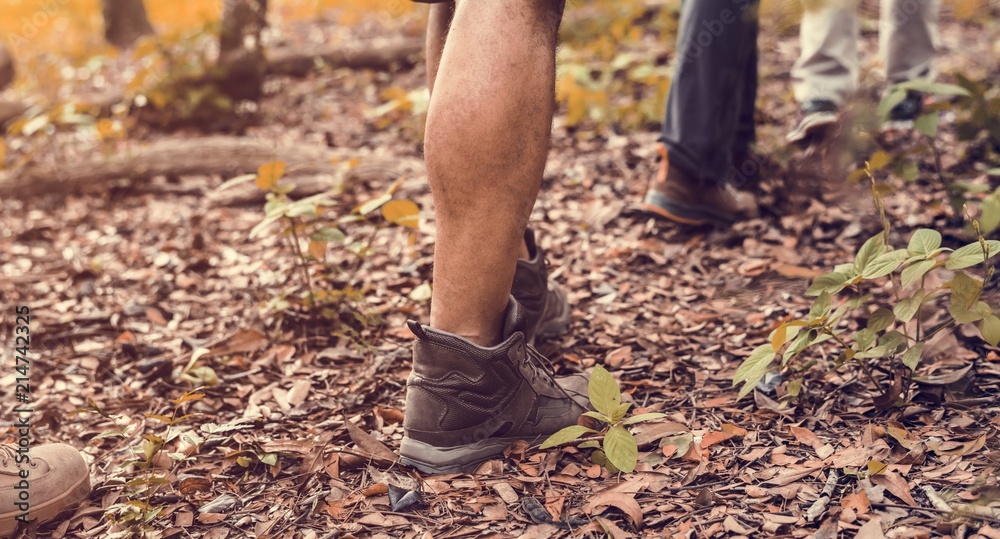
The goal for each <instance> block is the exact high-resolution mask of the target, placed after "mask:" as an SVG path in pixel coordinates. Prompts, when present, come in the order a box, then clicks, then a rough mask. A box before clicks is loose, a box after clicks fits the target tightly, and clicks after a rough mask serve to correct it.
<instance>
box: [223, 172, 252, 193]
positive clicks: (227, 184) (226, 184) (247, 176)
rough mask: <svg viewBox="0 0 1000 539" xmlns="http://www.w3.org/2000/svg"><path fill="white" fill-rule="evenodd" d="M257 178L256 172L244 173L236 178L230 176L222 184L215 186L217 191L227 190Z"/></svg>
mask: <svg viewBox="0 0 1000 539" xmlns="http://www.w3.org/2000/svg"><path fill="white" fill-rule="evenodd" d="M256 179H257V175H256V174H243V175H242V176H236V177H235V178H230V179H228V180H226V181H225V182H223V183H222V185H220V186H218V187H216V188H215V192H216V193H218V192H220V191H225V190H226V189H229V188H231V187H235V186H237V185H240V184H244V183H249V182H252V181H255V180H256Z"/></svg>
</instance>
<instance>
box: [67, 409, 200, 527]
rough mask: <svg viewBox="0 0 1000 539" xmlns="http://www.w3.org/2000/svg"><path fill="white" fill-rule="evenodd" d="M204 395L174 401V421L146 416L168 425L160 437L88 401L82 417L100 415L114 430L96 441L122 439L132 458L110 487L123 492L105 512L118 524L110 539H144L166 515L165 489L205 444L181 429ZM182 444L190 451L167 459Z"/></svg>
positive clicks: (112, 478)
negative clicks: (189, 405) (162, 514)
mask: <svg viewBox="0 0 1000 539" xmlns="http://www.w3.org/2000/svg"><path fill="white" fill-rule="evenodd" d="M204 396H205V395H204V393H201V392H199V391H188V392H186V393H184V394H183V395H181V396H180V397H178V398H176V399H173V400H171V401H170V402H171V404H173V411H172V412H171V413H170V415H169V416H168V415H161V414H146V418H147V419H152V420H155V421H160V422H162V423H164V424H165V425H166V428H165V429H164V431H163V432H162V433H160V434H153V433H149V434H142V435H141V436H140V433H141V432H142V431H144V430H145V423H144V422H140V421H135V420H133V419H131V418H128V417H126V416H122V415H112V414H110V413H108V412H107V411H105V410H104V409H103V408H101V407H100V406H98V405H97V403H95V402H94V401H92V400H88V402H87V408H85V409H82V410H79V412H81V413H96V414H98V415H100V416H101V417H103V418H104V419H106V420H108V421H110V422H111V424H112V428H111V429H109V430H107V431H105V432H102V433H100V434H98V435H97V436H95V437H94V438H93V439H94V440H101V439H105V438H110V439H119V440H121V443H123V444H126V445H127V448H128V454H129V457H130V458H127V459H126V460H125V461H123V462H121V463H120V464H118V465H117V467H116V468H117V471H116V472H113V473H112V474H111V476H110V478H109V480H108V482H107V484H108V485H109V486H112V487H114V486H117V487H118V488H121V489H122V497H121V498H120V499H119V501H118V502H116V503H114V504H111V505H110V506H108V507H107V508H105V510H104V518H106V519H108V520H109V521H110V522H111V523H112V531H111V532H109V533H108V534H107V535H106V537H108V538H109V539H120V538H126V537H133V536H137V535H140V536H141V535H144V534H145V533H146V532H147V531H149V530H150V529H151V523H152V522H153V521H154V519H156V517H157V516H158V515H159V514H160V512H161V511H162V510H163V506H162V505H160V504H158V503H157V499H156V496H157V494H159V493H160V492H161V490H162V489H163V488H164V487H165V485H170V484H171V480H170V477H174V476H175V474H174V473H173V471H175V470H174V469H175V468H176V467H177V466H178V465H179V464H180V463H182V462H185V461H187V460H189V459H191V458H192V457H191V454H192V453H194V451H195V450H196V449H197V448H198V447H199V446H201V444H202V443H204V441H205V440H204V439H203V438H202V437H201V436H199V435H197V434H195V433H194V432H193V431H192V430H191V429H187V428H182V429H178V428H176V427H177V426H178V425H179V424H180V423H182V422H184V421H186V420H188V419H190V418H191V417H192V416H191V415H190V414H186V413H182V409H183V408H185V407H186V406H185V405H186V404H187V403H189V402H193V401H196V400H199V399H201V398H203V397H204ZM178 440H179V441H180V442H181V443H182V444H183V445H184V446H185V447H186V448H188V451H183V452H181V451H177V452H173V453H164V448H165V447H167V446H169V445H170V444H171V443H174V442H176V441H178Z"/></svg>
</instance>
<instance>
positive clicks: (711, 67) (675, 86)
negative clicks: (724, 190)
mask: <svg viewBox="0 0 1000 539" xmlns="http://www.w3.org/2000/svg"><path fill="white" fill-rule="evenodd" d="M757 5H758V3H757V2H754V1H750V0H687V1H686V2H684V3H683V5H682V7H681V27H680V33H679V35H678V37H677V57H678V62H677V71H676V73H675V75H674V79H673V81H672V83H671V87H670V95H669V97H668V98H667V113H666V117H665V118H664V121H663V132H662V134H661V137H660V140H661V141H662V142H664V143H665V144H666V145H667V147H668V149H669V152H670V163H671V165H673V166H676V167H678V168H680V169H681V170H683V171H684V172H686V173H688V174H689V175H691V176H692V177H694V178H697V179H699V180H701V181H723V180H725V179H727V178H728V177H729V172H730V166H731V163H732V155H733V149H734V146H735V145H736V144H737V141H738V140H739V141H740V142H739V144H741V145H743V146H745V145H746V144H747V143H748V141H750V140H752V136H753V135H752V129H751V130H749V131H747V130H746V128H745V127H744V128H743V129H740V125H741V120H742V121H746V122H749V123H751V124H752V122H753V107H752V103H753V101H754V100H755V96H756V84H754V85H753V87H752V88H748V87H747V86H748V85H747V84H746V80H747V79H748V78H750V77H749V75H748V71H749V68H748V64H749V63H753V64H756V50H757V41H756V39H757V19H756V17H757ZM753 74H754V79H756V76H755V75H756V67H754V69H753ZM754 82H756V81H754ZM751 92H752V93H751ZM748 103H749V104H748Z"/></svg>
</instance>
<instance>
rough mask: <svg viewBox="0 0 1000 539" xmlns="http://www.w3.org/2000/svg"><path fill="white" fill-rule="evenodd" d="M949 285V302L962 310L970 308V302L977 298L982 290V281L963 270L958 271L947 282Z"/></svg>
mask: <svg viewBox="0 0 1000 539" xmlns="http://www.w3.org/2000/svg"><path fill="white" fill-rule="evenodd" d="M948 284H949V286H950V287H951V304H952V306H953V307H956V308H958V309H962V310H968V309H971V308H972V304H973V303H974V302H975V301H976V300H977V299H979V294H980V293H981V292H982V290H983V283H982V282H981V281H979V280H978V279H973V278H972V277H969V276H968V275H966V274H965V273H963V272H958V273H956V274H955V277H953V278H952V279H951V282H949V283H948Z"/></svg>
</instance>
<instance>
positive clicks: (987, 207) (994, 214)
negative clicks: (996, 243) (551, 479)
mask: <svg viewBox="0 0 1000 539" xmlns="http://www.w3.org/2000/svg"><path fill="white" fill-rule="evenodd" d="M997 226H1000V197H998V196H997V194H996V193H994V194H992V195H990V196H988V197H986V199H984V200H983V203H982V205H980V215H979V229H980V232H981V233H982V234H983V235H984V236H986V235H989V234H990V233H991V232H993V231H994V230H996V229H997Z"/></svg>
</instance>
